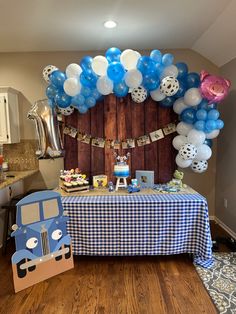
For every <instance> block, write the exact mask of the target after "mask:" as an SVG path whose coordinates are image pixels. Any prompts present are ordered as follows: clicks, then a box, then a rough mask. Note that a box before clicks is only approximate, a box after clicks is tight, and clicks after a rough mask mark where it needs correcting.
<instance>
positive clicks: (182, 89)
mask: <svg viewBox="0 0 236 314" xmlns="http://www.w3.org/2000/svg"><path fill="white" fill-rule="evenodd" d="M178 81H179V89H178V92H177V93H176V94H175V95H174V96H175V98H180V97H184V94H185V92H186V90H187V85H186V82H185V81H183V80H178Z"/></svg>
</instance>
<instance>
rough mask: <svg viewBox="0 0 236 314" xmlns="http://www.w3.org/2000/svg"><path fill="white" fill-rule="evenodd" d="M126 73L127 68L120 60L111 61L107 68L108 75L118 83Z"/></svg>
mask: <svg viewBox="0 0 236 314" xmlns="http://www.w3.org/2000/svg"><path fill="white" fill-rule="evenodd" d="M124 75H125V68H124V67H123V65H122V64H121V63H120V62H116V61H114V62H111V63H110V64H109V65H108V68H107V76H108V77H109V79H111V80H112V81H113V82H115V83H118V82H121V81H122V79H123V77H124Z"/></svg>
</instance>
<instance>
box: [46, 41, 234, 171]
mask: <svg viewBox="0 0 236 314" xmlns="http://www.w3.org/2000/svg"><path fill="white" fill-rule="evenodd" d="M173 61H174V56H173V55H172V54H170V53H166V54H164V55H162V53H161V52H160V51H159V50H153V51H152V52H151V53H150V56H141V54H140V53H139V52H137V51H134V50H132V49H126V50H124V51H123V52H121V51H120V50H119V49H118V48H114V47H113V48H109V49H108V50H107V51H106V53H105V56H101V55H99V56H96V57H94V58H92V57H90V56H85V57H83V58H82V60H81V61H80V64H79V65H78V64H76V63H72V64H69V65H68V66H67V68H66V71H65V73H64V72H62V71H60V70H59V69H58V68H57V67H55V66H53V65H48V66H46V67H45V68H44V70H43V77H44V79H45V80H46V82H48V83H49V85H48V87H47V88H46V95H47V97H48V99H49V101H50V103H51V104H52V106H54V104H56V105H57V107H58V110H59V111H60V112H61V113H62V114H65V115H69V114H71V113H72V112H73V111H74V109H77V110H78V111H79V112H80V113H81V114H83V113H86V112H87V111H88V110H89V108H92V107H94V106H95V105H96V102H97V101H99V100H101V99H102V97H103V96H104V95H108V94H110V93H114V94H115V95H116V96H117V97H124V96H126V95H127V94H128V93H131V97H132V100H133V101H134V102H136V103H141V102H143V101H144V100H145V99H146V98H147V97H148V96H149V95H150V97H151V98H152V99H153V100H154V101H157V102H158V104H159V105H160V106H161V107H164V108H170V107H173V110H174V111H175V112H176V113H177V114H179V119H180V122H179V123H178V125H177V133H178V135H177V136H176V137H175V138H174V139H173V146H174V147H175V149H177V150H178V151H179V153H178V155H177V156H176V163H177V165H178V166H179V167H181V168H187V167H191V169H192V170H193V171H194V172H197V173H202V172H204V171H206V170H207V167H208V162H207V160H208V159H209V158H210V157H211V155H212V150H211V146H212V139H213V138H216V137H217V136H218V134H219V132H220V129H222V128H223V126H224V122H223V121H222V120H221V119H219V116H220V114H219V111H218V110H217V105H218V103H219V102H220V101H222V100H223V99H224V98H225V97H226V96H227V94H228V91H229V87H230V82H229V81H228V80H226V79H224V78H222V77H218V76H213V75H210V74H208V73H207V72H206V71H202V72H201V73H200V75H199V74H198V73H195V72H188V66H187V64H186V63H184V62H179V63H176V64H173Z"/></svg>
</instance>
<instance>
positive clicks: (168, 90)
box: [160, 76, 179, 96]
mask: <svg viewBox="0 0 236 314" xmlns="http://www.w3.org/2000/svg"><path fill="white" fill-rule="evenodd" d="M178 90H179V81H178V80H177V79H176V78H175V77H174V76H166V77H165V78H163V79H162V81H161V84H160V91H161V92H162V93H163V94H165V95H166V96H173V95H175V94H176V93H177V92H178Z"/></svg>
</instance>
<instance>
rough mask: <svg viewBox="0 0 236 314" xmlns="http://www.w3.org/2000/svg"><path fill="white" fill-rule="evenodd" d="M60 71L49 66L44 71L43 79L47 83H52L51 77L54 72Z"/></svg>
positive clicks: (53, 66)
mask: <svg viewBox="0 0 236 314" xmlns="http://www.w3.org/2000/svg"><path fill="white" fill-rule="evenodd" d="M56 70H58V68H57V67H55V65H47V66H46V67H45V68H44V69H43V78H44V79H45V81H46V82H47V83H50V78H49V77H50V75H51V74H52V72H54V71H56Z"/></svg>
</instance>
